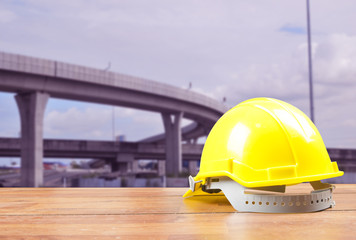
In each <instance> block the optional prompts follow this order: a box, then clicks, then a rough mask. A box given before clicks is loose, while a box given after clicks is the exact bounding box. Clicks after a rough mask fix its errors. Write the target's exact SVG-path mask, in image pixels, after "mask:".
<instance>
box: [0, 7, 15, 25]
mask: <svg viewBox="0 0 356 240" xmlns="http://www.w3.org/2000/svg"><path fill="white" fill-rule="evenodd" d="M15 19H16V14H15V13H14V12H12V11H9V10H3V9H0V24H1V23H10V22H12V21H14V20H15Z"/></svg>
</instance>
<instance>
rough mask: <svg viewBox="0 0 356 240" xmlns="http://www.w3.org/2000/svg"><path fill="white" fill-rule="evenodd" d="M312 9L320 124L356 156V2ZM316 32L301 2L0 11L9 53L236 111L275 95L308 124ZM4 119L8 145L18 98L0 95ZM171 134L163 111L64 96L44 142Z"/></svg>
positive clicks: (111, 4) (91, 2)
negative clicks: (125, 78)
mask: <svg viewBox="0 0 356 240" xmlns="http://www.w3.org/2000/svg"><path fill="white" fill-rule="evenodd" d="M310 9H311V28H312V49H313V54H312V55H313V77H314V104H315V105H314V107H315V122H316V126H317V128H318V130H319V131H320V133H321V135H322V137H323V139H324V142H325V144H326V146H327V147H337V148H356V108H355V106H356V79H355V78H356V28H354V27H352V26H353V24H352V22H356V15H355V14H354V12H355V11H354V10H355V9H356V2H355V1H349V0H339V1H331V0H311V1H310ZM306 32H307V31H306V2H305V1H300V0H289V1H283V0H272V1H263V0H256V1H233V0H221V1H212V0H189V1H188V0H180V1H172V0H150V1H144V0H136V1H132V0H119V1H118V0H106V1H99V0H63V1H50V0H26V1H22V0H2V1H0V51H4V52H10V53H18V54H23V55H29V56H34V57H40V58H46V59H52V60H57V61H63V62H68V63H74V64H79V65H83V66H89V67H94V68H98V69H105V68H107V67H108V66H109V65H110V70H111V71H114V72H119V73H124V74H129V75H133V76H137V77H143V78H146V79H151V80H155V81H158V82H164V83H168V84H171V85H173V86H176V87H181V88H188V86H189V83H191V84H192V91H197V92H199V93H202V94H205V95H207V96H210V97H212V98H215V99H217V100H218V101H222V99H223V98H224V97H225V98H226V99H227V102H226V104H227V106H228V107H232V106H235V105H236V104H238V103H240V102H241V101H243V100H246V99H249V98H253V97H273V98H277V99H281V100H284V101H287V102H289V103H291V104H293V105H295V106H296V107H298V108H300V109H301V110H302V111H304V112H305V113H306V114H307V115H309V85H308V84H309V83H308V67H307V65H308V59H307V35H306ZM113 116H114V117H113ZM0 119H1V120H0V136H1V137H17V136H18V134H19V131H20V123H19V116H18V110H17V108H16V104H15V101H14V98H13V94H9V93H3V92H0ZM113 119H114V121H113ZM113 122H114V124H113ZM187 123H188V121H185V122H184V124H187ZM162 131H163V124H162V120H161V116H160V115H159V114H158V113H153V112H146V111H139V110H136V109H130V108H122V107H112V106H107V105H99V104H90V103H84V102H75V101H67V100H60V99H53V98H51V99H50V101H49V103H48V105H47V108H46V112H45V117H44V137H45V138H62V139H97V140H111V139H113V135H125V136H126V140H128V141H136V140H139V139H142V138H145V137H149V136H152V135H155V134H158V133H161V132H162Z"/></svg>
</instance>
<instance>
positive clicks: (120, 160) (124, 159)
mask: <svg viewBox="0 0 356 240" xmlns="http://www.w3.org/2000/svg"><path fill="white" fill-rule="evenodd" d="M134 160H135V156H134V155H133V154H129V153H118V154H117V156H116V161H113V162H112V163H111V171H112V172H120V173H127V172H131V171H132V164H133V161H134Z"/></svg>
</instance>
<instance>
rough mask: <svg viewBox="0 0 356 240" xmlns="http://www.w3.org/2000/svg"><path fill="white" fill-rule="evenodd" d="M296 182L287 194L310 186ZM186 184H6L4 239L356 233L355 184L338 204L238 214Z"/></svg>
mask: <svg viewBox="0 0 356 240" xmlns="http://www.w3.org/2000/svg"><path fill="white" fill-rule="evenodd" d="M310 190H311V188H310V187H309V185H305V184H304V185H296V186H292V187H289V188H288V192H290V193H292V192H294V193H299V192H308V191H310ZM185 191H186V189H185V188H82V189H81V188H2V189H0V239H38V238H40V239H222V238H227V239H240V238H243V239H274V240H275V239H286V238H287V239H300V238H304V239H355V238H356V237H355V236H356V202H355V199H356V185H352V184H347V185H346V184H345V185H337V188H336V190H335V192H334V199H335V201H336V207H335V208H333V209H328V210H326V211H322V212H316V213H302V214H257V213H238V212H236V211H235V210H234V209H233V208H232V207H231V205H230V204H229V202H228V201H227V200H226V198H225V197H224V196H214V197H212V196H210V197H193V198H189V199H183V198H182V194H183V193H184V192H185Z"/></svg>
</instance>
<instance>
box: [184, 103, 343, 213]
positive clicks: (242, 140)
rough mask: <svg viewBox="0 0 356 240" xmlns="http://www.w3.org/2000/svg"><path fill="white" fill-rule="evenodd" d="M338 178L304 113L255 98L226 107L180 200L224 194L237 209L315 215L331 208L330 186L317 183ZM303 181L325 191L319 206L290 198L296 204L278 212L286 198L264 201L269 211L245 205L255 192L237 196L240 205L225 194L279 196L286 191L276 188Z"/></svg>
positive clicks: (321, 143) (336, 171)
mask: <svg viewBox="0 0 356 240" xmlns="http://www.w3.org/2000/svg"><path fill="white" fill-rule="evenodd" d="M341 175H343V172H342V171H339V169H338V166H337V163H336V162H331V161H330V157H329V155H328V152H327V150H326V147H325V145H324V142H323V140H322V138H321V136H320V133H319V132H318V130H317V129H316V127H315V125H314V124H313V123H312V122H311V120H310V119H309V118H308V117H307V116H306V115H305V114H304V113H303V112H302V111H300V110H299V109H297V108H296V107H294V106H292V105H290V104H288V103H286V102H283V101H280V100H276V99H272V98H254V99H250V100H247V101H244V102H242V103H240V104H238V105H237V106H235V107H234V108H232V109H230V110H229V111H228V112H226V113H225V114H224V115H223V116H222V117H221V118H220V119H219V120H218V121H217V122H216V124H215V125H214V127H213V128H212V130H211V132H210V134H209V136H208V138H207V140H206V143H205V145H204V149H203V153H202V157H201V163H200V171H199V173H198V174H197V176H196V177H195V178H193V177H190V178H189V182H190V190H188V192H187V193H186V194H185V195H184V197H188V196H193V195H199V194H202V193H203V194H206V193H208V194H209V193H210V194H214V193H216V192H219V191H220V190H222V191H223V192H224V194H225V196H226V197H227V198H228V199H229V200H230V202H231V203H232V205H233V206H234V207H235V208H236V209H237V210H241V211H254V212H256V211H257V212H260V211H263V212H301V211H318V210H322V209H325V208H328V207H330V206H332V205H333V201H331V192H332V186H331V185H329V184H323V183H321V182H320V180H321V179H326V178H333V177H338V176H341ZM227 182H228V183H227ZM302 182H310V183H311V184H312V186H313V187H314V189H315V190H316V191H319V192H320V191H321V189H326V190H325V191H327V193H326V192H325V191H324V192H323V191H321V192H323V193H324V195H325V194H327V197H325V203H324V199H323V201H322V202H323V203H324V204H323V205H322V206H321V205H320V204H319V205H318V206H317V207H315V205H316V204H314V203H313V204H314V206H312V207H310V206H309V205H310V204H311V203H309V204H307V205H308V206H304V205H303V204H301V203H305V201H300V200H296V199H294V200H295V202H290V201H289V204H292V206H289V207H290V208H288V207H286V208H280V206H281V204H282V203H283V202H282V201H284V200H283V199H279V202H278V201H277V202H275V201H273V203H276V204H275V205H273V204H270V203H269V202H268V207H266V206H265V207H264V208H260V211H258V209H256V208H255V206H252V204H246V202H248V200H246V199H247V198H246V199H245V197H246V196H250V197H251V196H254V195H253V194H252V195H251V194H248V195H247V194H244V195H241V196H240V195H239V196H238V197H240V198H242V199H244V201H239V205H241V204H242V203H245V204H244V207H241V206H235V205H236V204H237V202H236V201H237V200H236V199H232V198H233V197H232V196H230V197H229V196H228V195H229V194H227V192H233V191H234V188H235V189H236V188H238V189H241V190H243V191H245V189H246V188H252V189H258V188H259V189H263V190H269V191H277V192H280V191H284V190H283V189H284V188H283V187H282V188H281V187H280V186H286V185H287V186H288V185H292V184H298V183H302ZM226 185H228V186H229V187H226ZM224 186H225V187H224ZM233 186H234V187H233ZM278 186H279V187H278ZM281 189H282V190H281ZM224 190H225V191H224ZM232 194H233V193H232ZM230 195H231V194H230ZM235 195H236V194H235ZM329 195H330V196H329ZM256 196H257V195H256ZM258 196H260V195H258ZM313 196H314V197H315V196H316V195H315V194H314V195H313V192H312V195H305V197H306V199H307V198H309V197H311V198H312V197H313ZM235 197H236V196H235ZM289 197H290V196H289ZM318 197H320V196H318ZM327 198H328V199H329V198H330V199H329V200H327ZM298 199H299V198H298ZM250 200H251V199H250ZM316 200H317V199H315V201H316ZM320 201H321V199H320ZM233 202H235V205H234V203H233ZM251 202H255V201H253V200H252V201H251ZM259 202H260V201H259ZM310 202H314V201H313V200H310ZM326 202H328V204H326ZM266 203H267V202H266ZM278 203H279V205H278ZM318 203H319V202H318ZM284 204H285V203H284ZM295 204H296V205H299V206H298V207H299V208H296V205H295ZM246 205H248V206H246ZM250 205H251V206H250ZM261 205H262V204H261ZM276 205H278V206H276ZM300 206H304V207H300Z"/></svg>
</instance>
